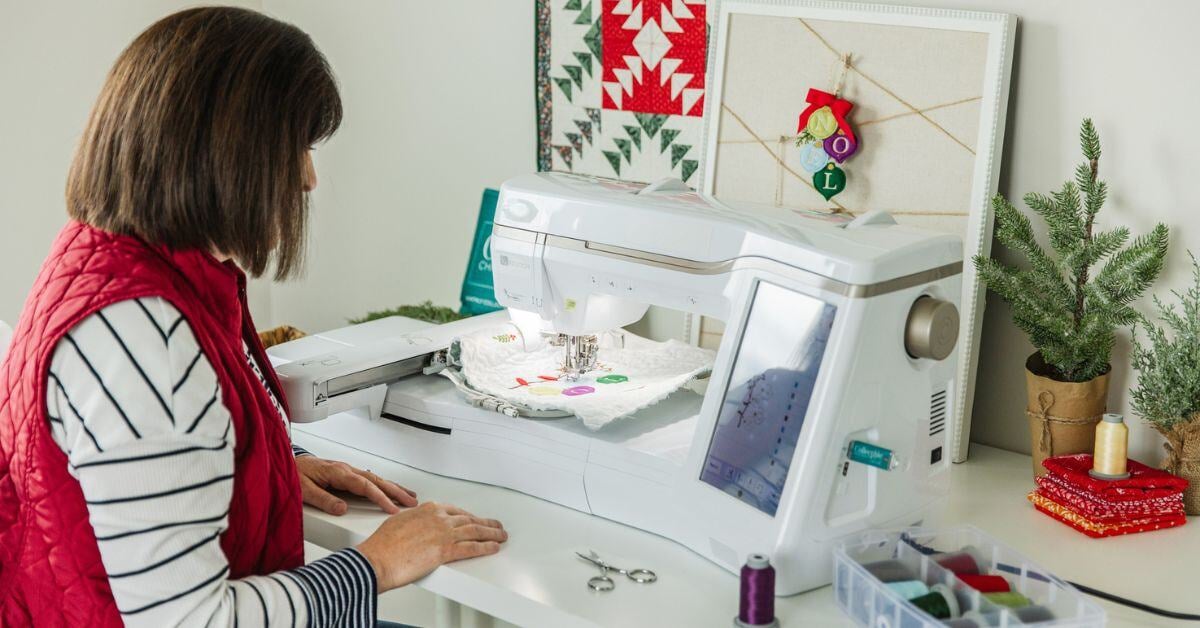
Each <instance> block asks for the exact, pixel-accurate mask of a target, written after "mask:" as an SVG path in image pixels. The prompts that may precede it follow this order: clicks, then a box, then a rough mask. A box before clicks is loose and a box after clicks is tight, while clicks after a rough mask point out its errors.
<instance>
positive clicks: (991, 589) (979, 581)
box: [958, 574, 1012, 593]
mask: <svg viewBox="0 0 1200 628" xmlns="http://www.w3.org/2000/svg"><path fill="white" fill-rule="evenodd" d="M958 579H959V580H962V581H963V584H965V585H967V586H969V587H971V588H972V589H975V590H976V591H979V592H980V593H1008V592H1009V591H1012V585H1010V584H1009V583H1008V580H1005V579H1004V576H986V575H981V574H959V576H958Z"/></svg>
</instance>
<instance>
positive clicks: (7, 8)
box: [0, 0, 1200, 461]
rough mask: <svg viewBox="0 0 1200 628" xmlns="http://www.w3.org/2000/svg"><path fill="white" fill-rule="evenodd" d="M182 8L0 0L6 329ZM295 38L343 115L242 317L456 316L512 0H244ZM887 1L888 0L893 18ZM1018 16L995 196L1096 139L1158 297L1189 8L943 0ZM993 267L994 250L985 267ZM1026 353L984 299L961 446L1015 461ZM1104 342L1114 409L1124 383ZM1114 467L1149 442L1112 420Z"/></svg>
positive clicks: (529, 153)
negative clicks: (162, 25)
mask: <svg viewBox="0 0 1200 628" xmlns="http://www.w3.org/2000/svg"><path fill="white" fill-rule="evenodd" d="M184 4H185V3H181V2H169V1H166V0H162V1H157V2H151V1H147V0H142V1H134V0H120V1H113V0H108V1H106V2H104V3H93V2H84V1H79V2H72V3H57V2H56V3H42V2H32V1H29V0H21V1H18V0H0V90H3V91H2V93H0V216H2V217H3V219H4V220H5V225H4V227H3V228H0V319H6V320H12V319H14V318H15V316H16V313H17V312H18V311H19V309H20V304H21V302H22V300H23V298H24V294H25V292H26V290H27V289H28V286H29V285H30V283H31V282H32V281H33V277H34V273H35V272H36V269H37V266H38V264H39V263H40V261H41V258H42V256H43V255H44V254H45V251H46V249H47V247H48V246H49V243H50V239H51V237H52V236H53V234H54V232H55V231H56V230H57V229H58V228H59V227H60V226H61V224H62V222H63V220H64V217H63V208H62V184H63V179H64V177H65V174H66V168H67V164H68V162H69V158H70V153H71V150H72V148H73V143H74V141H75V138H76V137H77V135H78V133H79V132H80V130H81V129H82V127H83V123H84V119H85V117H86V114H87V110H88V107H90V105H91V102H92V100H93V98H94V97H95V94H96V92H97V90H98V89H99V86H100V83H101V81H102V80H103V76H104V72H105V71H106V70H107V68H108V66H109V65H110V64H111V62H112V60H113V59H114V58H115V56H116V54H117V53H118V52H119V50H120V49H121V47H122V46H124V45H125V43H127V42H128V41H129V39H130V38H132V37H133V35H134V34H136V33H137V32H138V31H139V30H140V29H142V28H144V27H145V26H146V25H148V24H149V23H150V22H152V21H153V20H154V19H155V18H156V17H159V16H161V15H163V14H165V13H167V12H169V11H171V10H174V9H176V8H178V7H180V6H183V5H184ZM248 4H249V5H251V6H261V7H262V8H263V9H264V10H266V11H267V12H269V13H272V14H274V15H276V16H278V17H281V18H283V19H286V20H289V21H292V22H294V23H296V24H297V25H299V26H300V27H301V28H304V29H305V30H307V31H308V32H309V33H311V34H312V36H313V38H314V39H315V40H316V42H317V44H318V45H319V46H320V47H321V48H322V50H323V51H324V52H325V54H326V55H327V56H328V57H329V59H330V61H331V63H332V64H333V67H334V70H335V71H336V72H337V74H338V77H339V79H340V80H341V83H342V92H343V96H344V98H345V101H346V120H345V124H344V125H343V128H342V130H341V132H340V133H339V134H338V135H337V136H336V137H335V138H334V139H333V140H332V141H330V142H329V143H328V144H327V145H325V146H323V147H322V148H321V149H320V150H319V151H318V154H317V164H318V166H317V167H318V172H319V176H320V178H321V184H320V186H319V187H318V189H317V192H316V194H315V197H314V210H315V211H314V217H313V247H312V255H311V257H310V260H309V262H310V263H309V269H308V274H307V277H306V278H305V279H304V280H302V281H298V282H294V283H291V284H286V285H282V286H275V287H274V288H272V289H270V290H269V291H268V290H266V289H265V288H266V286H265V285H264V284H261V283H260V284H259V285H257V286H256V287H255V288H256V290H255V295H256V312H257V314H258V316H259V319H260V322H261V323H262V324H264V325H266V324H268V323H282V322H291V323H294V324H298V325H300V326H301V327H305V328H308V329H310V330H317V329H322V328H328V327H332V326H336V325H340V324H341V323H342V322H343V321H344V319H345V318H347V317H350V316H355V315H357V314H360V313H362V312H364V311H365V310H367V309H372V308H383V307H388V306H391V305H397V304H401V303H413V302H417V301H420V300H423V299H433V300H434V301H435V302H438V303H441V304H445V305H456V304H457V297H458V286H459V282H460V280H461V278H462V273H463V270H464V268H463V267H464V264H465V256H466V253H467V251H468V248H469V246H470V237H471V229H472V226H473V224H474V216H475V212H476V209H477V207H478V201H479V193H480V191H481V189H482V188H483V187H484V186H488V185H492V186H494V185H497V184H499V183H500V182H501V181H502V180H503V179H504V178H506V177H508V176H511V175H514V174H517V173H520V172H525V171H528V170H531V169H532V168H533V165H534V150H535V126H534V100H533V13H532V12H533V0H503V1H499V2H497V1H495V0H438V1H436V2H429V1H422V2H418V1H416V0H392V1H385V0H356V1H354V2H329V1H327V0H262V2H260V3H254V2H250V3H248ZM897 4H899V3H897ZM929 4H931V5H933V6H941V7H947V8H966V9H977V10H987V11H1005V12H1009V13H1014V14H1017V15H1018V16H1020V18H1021V22H1020V27H1019V33H1018V39H1017V44H1018V46H1017V59H1016V69H1015V72H1016V74H1015V77H1014V78H1015V80H1014V85H1013V92H1014V94H1013V107H1012V108H1011V109H1010V114H1009V132H1008V139H1007V142H1006V156H1005V159H1004V162H1003V168H1002V173H1001V175H1002V176H1001V190H1002V191H1003V192H1004V193H1006V194H1008V195H1009V196H1010V197H1014V198H1015V197H1019V196H1020V195H1022V194H1024V193H1025V192H1028V191H1047V190H1050V189H1053V188H1056V187H1057V186H1058V185H1059V184H1060V183H1061V182H1062V181H1063V180H1064V179H1065V178H1067V177H1068V176H1070V175H1071V172H1072V169H1073V167H1074V165H1075V163H1076V162H1077V161H1078V160H1079V159H1080V158H1079V155H1078V149H1077V145H1076V138H1075V134H1076V131H1077V128H1078V124H1079V121H1080V119H1081V118H1083V117H1084V116H1091V117H1093V118H1094V119H1095V121H1096V124H1097V127H1098V128H1099V130H1100V133H1101V135H1102V138H1103V140H1104V148H1105V156H1104V157H1103V159H1102V160H1101V174H1102V176H1103V177H1104V178H1106V179H1107V180H1108V181H1109V184H1110V188H1111V191H1112V192H1111V195H1110V201H1109V206H1108V207H1107V208H1106V209H1105V212H1104V214H1103V215H1102V217H1101V222H1102V223H1103V225H1114V224H1127V225H1129V226H1130V227H1131V228H1132V229H1133V231H1134V232H1135V233H1141V232H1145V231H1146V230H1148V229H1149V228H1150V227H1151V225H1152V224H1153V223H1154V222H1155V221H1164V222H1166V223H1168V224H1169V225H1170V226H1171V227H1172V236H1171V240H1172V250H1171V255H1170V265H1169V268H1168V271H1167V273H1166V275H1165V276H1164V278H1163V280H1162V281H1160V283H1159V286H1158V291H1159V292H1160V293H1165V292H1166V290H1168V289H1169V288H1178V287H1181V286H1183V285H1185V283H1186V282H1187V280H1188V278H1189V272H1188V271H1189V269H1188V266H1187V256H1186V254H1185V249H1186V248H1187V247H1189V246H1191V247H1195V248H1196V249H1200V244H1196V243H1197V242H1200V240H1197V234H1198V233H1200V231H1198V230H1200V188H1198V187H1197V186H1195V185H1191V181H1190V175H1191V174H1192V173H1193V172H1195V171H1197V170H1200V153H1198V152H1197V151H1196V150H1195V149H1194V148H1193V143H1194V141H1195V138H1196V137H1198V136H1200V134H1198V131H1200V119H1198V118H1197V117H1196V116H1195V115H1194V114H1193V112H1192V109H1193V107H1194V105H1195V103H1197V102H1200V83H1198V82H1197V81H1196V80H1194V78H1193V77H1192V74H1194V72H1193V70H1192V68H1191V67H1190V66H1191V63H1192V61H1194V60H1195V59H1197V58H1200V39H1198V38H1197V37H1196V36H1195V34H1194V32H1193V31H1194V25H1195V24H1197V23H1200V4H1197V3H1194V2H1191V1H1189V0H1161V1H1160V2H1156V3H1153V4H1145V5H1143V4H1136V5H1135V4H1131V3H1128V2H1123V1H1121V0H1092V1H1090V2H1086V3H1085V2H1061V1H1060V2H1045V1H1044V0H1009V1H1005V0H947V1H940V0H938V1H933V2H930V3H929ZM1001 256H1002V258H1004V259H1007V260H1009V261H1011V260H1012V258H1011V256H1008V255H1007V254H1004V253H1002V254H1001ZM1029 352H1030V347H1029V345H1028V343H1027V342H1026V340H1025V339H1024V337H1023V336H1022V335H1021V334H1020V332H1018V331H1017V330H1016V329H1015V328H1014V327H1013V325H1012V324H1011V322H1010V320H1009V311H1008V308H1007V307H1006V306H1005V305H1004V304H1002V303H999V302H998V301H996V300H994V299H993V300H992V301H990V302H989V304H988V308H987V312H986V316H985V321H984V335H983V345H982V352H981V360H980V370H979V386H978V393H977V398H976V403H975V409H974V429H973V430H972V436H973V438H974V439H976V440H977V441H979V442H985V443H989V444H995V445H999V446H1003V447H1007V448H1011V449H1017V450H1027V449H1028V446H1029V445H1028V436H1027V429H1026V427H1025V419H1024V415H1023V407H1024V382H1023V375H1022V372H1021V369H1022V365H1023V361H1024V359H1025V356H1026V355H1027V354H1028V353H1029ZM1127 352H1128V342H1127V340H1125V339H1124V338H1123V339H1122V341H1121V342H1120V345H1119V346H1118V350H1117V354H1116V355H1115V356H1114V359H1113V365H1114V370H1113V376H1112V383H1113V386H1112V395H1111V398H1110V402H1111V403H1110V405H1111V407H1112V408H1113V409H1114V410H1117V411H1122V412H1128V407H1127V404H1126V402H1125V399H1126V398H1127V393H1126V391H1127V389H1128V387H1129V386H1130V385H1132V383H1133V382H1132V379H1131V374H1130V373H1129V369H1128V368H1127V366H1126V363H1127ZM1131 427H1132V428H1133V429H1132V433H1133V436H1132V440H1133V454H1134V456H1135V457H1140V458H1142V459H1143V460H1146V461H1154V460H1155V459H1156V458H1157V452H1158V448H1159V445H1158V440H1157V438H1156V437H1155V436H1154V435H1153V433H1152V432H1150V431H1149V430H1148V429H1146V428H1144V427H1142V426H1140V425H1138V422H1137V421H1136V420H1133V421H1131Z"/></svg>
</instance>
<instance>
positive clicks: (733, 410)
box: [700, 282, 837, 516]
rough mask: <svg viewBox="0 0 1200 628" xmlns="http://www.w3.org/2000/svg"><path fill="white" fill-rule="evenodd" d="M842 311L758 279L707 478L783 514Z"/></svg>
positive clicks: (735, 494) (712, 446) (705, 471)
mask: <svg viewBox="0 0 1200 628" xmlns="http://www.w3.org/2000/svg"><path fill="white" fill-rule="evenodd" d="M836 313H837V308H836V307H834V306H833V305H830V304H828V303H825V302H824V301H821V300H820V299H817V298H814V297H810V296H808V295H804V294H800V293H798V292H794V291H792V290H788V289H787V288H781V287H779V286H776V285H774V284H770V283H765V282H762V283H759V284H758V287H757V288H756V292H755V295H754V301H753V303H752V304H751V306H750V316H749V319H748V320H747V321H746V331H745V333H744V334H743V335H742V341H741V345H739V346H738V350H737V356H736V357H735V358H734V363H733V373H732V375H731V376H730V378H729V385H728V386H727V388H726V389H725V397H724V400H723V402H722V403H721V410H720V416H719V417H718V419H717V426H716V429H715V431H714V433H713V437H712V441H711V442H710V444H709V447H708V453H707V455H706V456H705V459H704V468H703V471H701V474H700V479H701V481H703V482H706V483H708V484H711V485H712V486H715V487H716V488H718V489H721V490H722V491H724V492H726V493H728V494H729V495H731V496H733V497H736V498H737V499H739V500H741V501H743V502H745V503H747V504H749V505H751V506H753V507H754V508H757V509H758V510H761V511H762V512H765V513H767V514H768V515H771V516H775V511H776V510H778V508H779V500H780V496H781V495H782V494H783V486H784V484H785V483H786V481H787V477H788V470H789V467H790V466H791V462H792V454H793V453H794V452H795V450H796V443H797V442H798V441H799V439H800V433H801V430H802V429H803V427H804V417H805V414H806V413H807V412H808V406H809V402H810V401H811V399H812V394H813V389H814V388H815V387H816V382H817V375H818V374H819V372H820V369H821V361H822V359H823V358H824V357H825V348H826V346H827V345H828V344H829V334H830V331H831V330H832V328H833V319H834V315H835V314H836Z"/></svg>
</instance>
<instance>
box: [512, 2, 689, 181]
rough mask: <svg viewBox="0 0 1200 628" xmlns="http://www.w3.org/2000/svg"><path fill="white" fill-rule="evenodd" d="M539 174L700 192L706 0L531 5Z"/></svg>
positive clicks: (541, 3) (540, 3) (546, 3)
mask: <svg viewBox="0 0 1200 628" xmlns="http://www.w3.org/2000/svg"><path fill="white" fill-rule="evenodd" d="M536 7H537V8H536V11H537V46H536V90H537V121H538V164H537V166H538V170H542V171H545V170H556V171H562V172H574V173H577V174H583V175H591V176H599V177H608V178H615V179H623V180H626V181H637V182H645V183H648V182H652V181H656V180H659V179H662V178H664V177H676V178H679V179H682V180H684V181H685V182H688V183H690V184H692V185H693V186H695V185H696V179H697V178H698V174H697V171H698V170H699V167H700V154H701V152H702V151H703V150H704V147H703V136H702V134H703V114H704V100H705V99H704V84H705V74H706V65H707V57H708V33H709V29H708V24H707V22H706V20H707V19H708V11H707V9H708V6H707V2H706V0H537V3H536Z"/></svg>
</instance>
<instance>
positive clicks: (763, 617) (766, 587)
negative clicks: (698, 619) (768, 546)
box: [733, 554, 779, 628]
mask: <svg viewBox="0 0 1200 628" xmlns="http://www.w3.org/2000/svg"><path fill="white" fill-rule="evenodd" d="M733 625H734V626H737V627H738V628H758V627H760V626H762V627H766V626H772V627H773V626H778V625H779V620H777V619H775V568H774V567H772V566H771V561H770V560H768V559H767V555H766V554H751V555H750V556H748V557H747V558H746V564H745V565H743V566H742V594H741V600H740V602H739V604H738V616H737V617H736V618H734V620H733Z"/></svg>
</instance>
